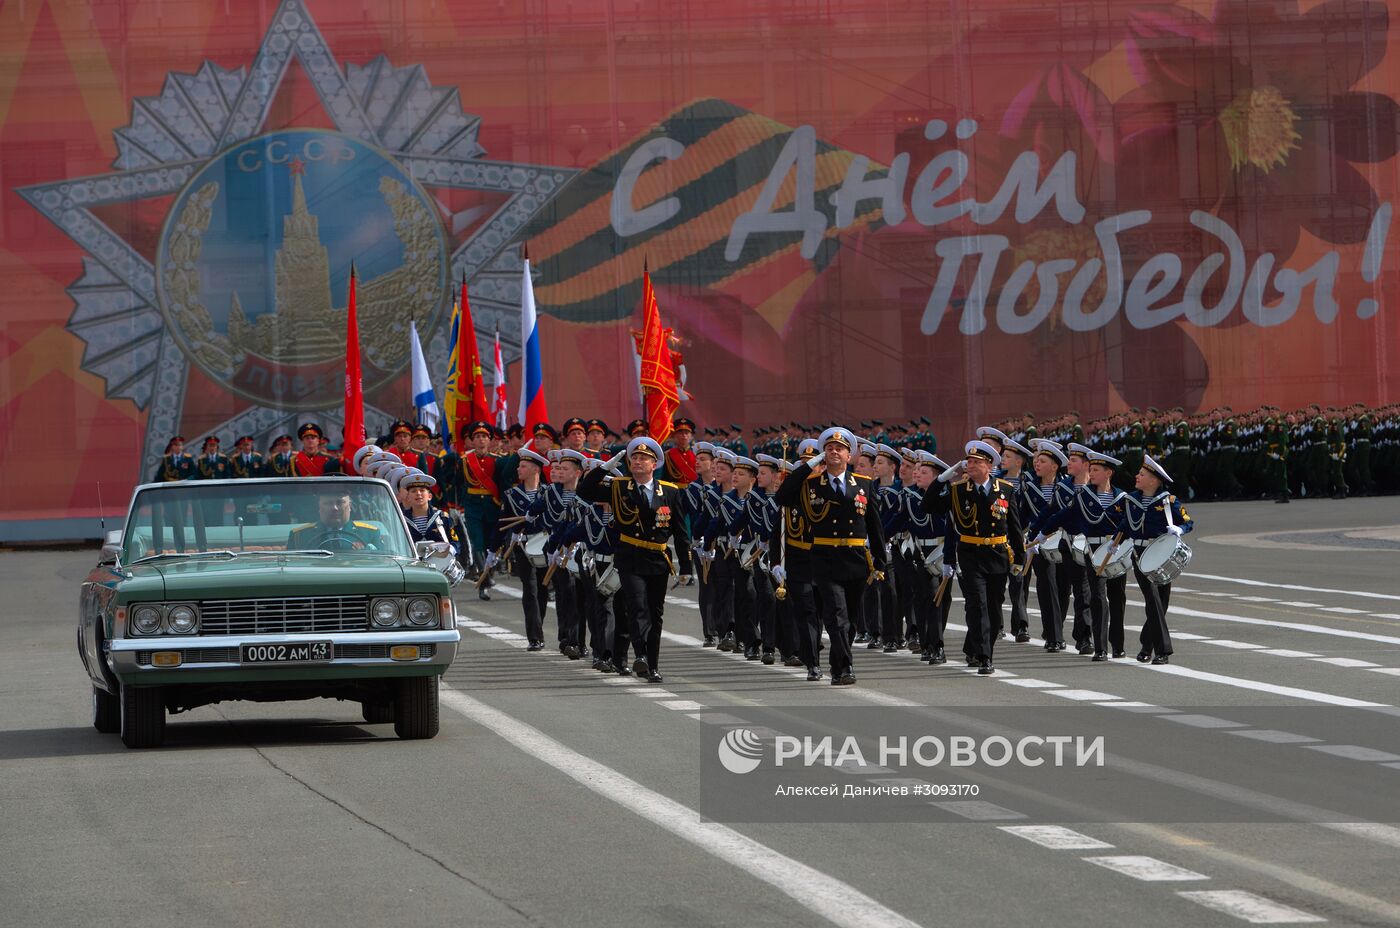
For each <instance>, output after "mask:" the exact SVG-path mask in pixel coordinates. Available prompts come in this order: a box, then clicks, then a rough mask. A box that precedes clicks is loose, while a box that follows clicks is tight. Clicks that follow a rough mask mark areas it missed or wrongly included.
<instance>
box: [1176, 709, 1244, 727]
mask: <svg viewBox="0 0 1400 928" xmlns="http://www.w3.org/2000/svg"><path fill="white" fill-rule="evenodd" d="M1162 718H1164V719H1166V720H1167V721H1169V722H1180V723H1181V724H1182V725H1190V726H1191V727H1192V728H1244V727H1245V725H1244V723H1243V722H1232V721H1230V720H1229V719H1222V718H1219V717H1217V716H1214V715H1193V714H1191V713H1189V712H1181V713H1177V714H1175V715H1164V716H1162Z"/></svg>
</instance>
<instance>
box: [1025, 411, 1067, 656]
mask: <svg viewBox="0 0 1400 928" xmlns="http://www.w3.org/2000/svg"><path fill="white" fill-rule="evenodd" d="M1031 444H1032V445H1033V446H1034V447H1035V448H1036V454H1035V457H1034V458H1032V460H1031V466H1032V467H1033V468H1034V469H1035V479H1034V480H1026V481H1024V482H1022V484H1021V487H1020V492H1019V493H1018V494H1017V497H1016V501H1017V505H1018V506H1020V508H1021V519H1022V522H1023V524H1025V525H1033V524H1035V522H1036V520H1037V519H1039V518H1040V517H1041V516H1042V515H1044V514H1046V513H1048V512H1050V511H1051V510H1053V509H1054V508H1055V501H1054V498H1055V487H1056V486H1057V485H1058V483H1059V480H1060V468H1061V467H1064V466H1065V465H1067V464H1068V463H1069V459H1068V458H1067V457H1065V453H1064V452H1063V451H1061V450H1060V446H1059V445H1057V444H1055V443H1054V442H1053V441H1046V440H1044V439H1038V438H1035V439H1031ZM1031 566H1032V568H1033V570H1034V572H1035V595H1036V601H1037V602H1038V604H1039V606H1040V636H1041V638H1042V639H1044V641H1045V650H1046V651H1048V652H1050V653H1051V654H1055V653H1057V652H1060V651H1063V650H1064V649H1065V614H1064V610H1063V607H1062V606H1061V599H1060V590H1059V585H1060V574H1061V569H1060V568H1061V566H1062V565H1061V563H1060V558H1059V549H1058V546H1057V549H1056V552H1055V557H1054V559H1051V558H1048V557H1046V556H1045V555H1044V554H1043V553H1041V554H1040V556H1039V557H1036V558H1033V559H1032V560H1031Z"/></svg>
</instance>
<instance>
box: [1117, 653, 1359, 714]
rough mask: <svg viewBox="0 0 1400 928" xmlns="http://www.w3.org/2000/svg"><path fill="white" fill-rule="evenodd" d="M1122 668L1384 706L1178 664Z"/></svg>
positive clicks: (1298, 696) (1335, 701)
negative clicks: (1134, 668) (1208, 671)
mask: <svg viewBox="0 0 1400 928" xmlns="http://www.w3.org/2000/svg"><path fill="white" fill-rule="evenodd" d="M1120 666H1123V667H1138V668H1141V669H1143V670H1150V671H1152V672H1153V673H1167V674H1171V675H1173V676H1177V677H1190V678H1191V679H1193V680H1202V681H1204V682H1206V683H1219V684H1222V685H1224V686H1233V687H1237V688H1239V689H1244V690H1254V691H1255V692H1259V693H1273V694H1274V695H1275V696H1291V697H1293V698H1294V699H1308V700H1312V701H1313V702H1321V703H1326V704H1327V705H1329V706H1346V707H1348V708H1374V707H1375V706H1380V705H1384V703H1379V702H1367V701H1366V700H1364V699H1352V698H1351V697H1350V696H1335V695H1333V694H1331V693H1320V692H1318V691H1317V690H1305V689H1301V688H1299V687H1296V686H1280V685H1278V684H1277V683H1262V682H1260V681H1258V680H1245V679H1243V678H1241V677H1227V676H1225V675H1224V674H1219V673H1207V672H1205V671H1204V670H1192V669H1191V668H1190V667H1182V666H1181V665H1180V664H1138V663H1132V664H1128V663H1126V662H1120Z"/></svg>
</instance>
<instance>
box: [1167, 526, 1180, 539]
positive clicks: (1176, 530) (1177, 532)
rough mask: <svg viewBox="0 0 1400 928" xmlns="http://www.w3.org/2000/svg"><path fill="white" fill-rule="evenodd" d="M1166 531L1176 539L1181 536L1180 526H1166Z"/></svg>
mask: <svg viewBox="0 0 1400 928" xmlns="http://www.w3.org/2000/svg"><path fill="white" fill-rule="evenodd" d="M1167 531H1169V532H1171V533H1172V534H1173V535H1175V536H1176V537H1178V538H1180V537H1181V535H1182V531H1181V526H1180V525H1168V526H1167Z"/></svg>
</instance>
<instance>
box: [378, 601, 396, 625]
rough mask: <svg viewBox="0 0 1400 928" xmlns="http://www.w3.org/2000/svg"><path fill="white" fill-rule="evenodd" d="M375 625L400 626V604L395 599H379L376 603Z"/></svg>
mask: <svg viewBox="0 0 1400 928" xmlns="http://www.w3.org/2000/svg"><path fill="white" fill-rule="evenodd" d="M373 616H374V624H375V625H379V626H383V627H388V626H390V625H397V624H399V604H398V601H397V600H393V599H377V600H375V601H374V609H373Z"/></svg>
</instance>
